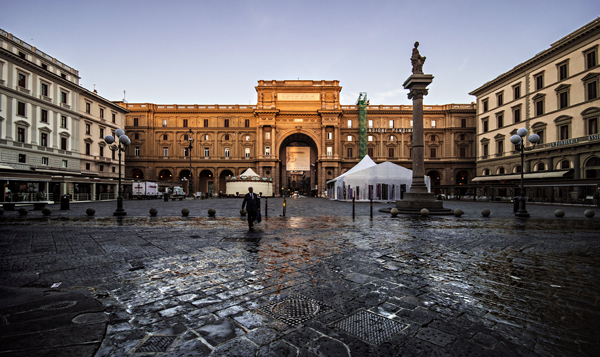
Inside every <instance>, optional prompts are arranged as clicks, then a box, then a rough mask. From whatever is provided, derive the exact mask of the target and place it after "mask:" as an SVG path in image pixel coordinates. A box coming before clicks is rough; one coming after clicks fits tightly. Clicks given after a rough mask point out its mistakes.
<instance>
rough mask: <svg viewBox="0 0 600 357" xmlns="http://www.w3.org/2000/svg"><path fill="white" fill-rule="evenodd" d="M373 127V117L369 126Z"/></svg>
mask: <svg viewBox="0 0 600 357" xmlns="http://www.w3.org/2000/svg"><path fill="white" fill-rule="evenodd" d="M372 127H373V119H369V128H372Z"/></svg>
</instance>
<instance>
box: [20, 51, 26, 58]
mask: <svg viewBox="0 0 600 357" xmlns="http://www.w3.org/2000/svg"><path fill="white" fill-rule="evenodd" d="M19 57H21V58H23V59H27V55H25V54H24V53H23V52H21V51H19Z"/></svg>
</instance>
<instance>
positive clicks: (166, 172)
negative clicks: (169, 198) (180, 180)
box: [158, 169, 173, 181]
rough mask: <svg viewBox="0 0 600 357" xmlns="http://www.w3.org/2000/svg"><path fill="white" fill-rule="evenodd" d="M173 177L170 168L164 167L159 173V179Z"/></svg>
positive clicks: (163, 179)
mask: <svg viewBox="0 0 600 357" xmlns="http://www.w3.org/2000/svg"><path fill="white" fill-rule="evenodd" d="M172 178H173V174H172V173H171V171H170V170H167V169H162V170H160V172H159V173H158V180H159V181H171V179H172Z"/></svg>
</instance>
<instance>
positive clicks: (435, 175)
mask: <svg viewBox="0 0 600 357" xmlns="http://www.w3.org/2000/svg"><path fill="white" fill-rule="evenodd" d="M427 176H429V179H430V180H431V192H433V193H434V194H436V195H439V194H440V193H441V190H440V182H441V175H440V173H439V172H437V171H435V170H432V171H429V172H428V173H427Z"/></svg>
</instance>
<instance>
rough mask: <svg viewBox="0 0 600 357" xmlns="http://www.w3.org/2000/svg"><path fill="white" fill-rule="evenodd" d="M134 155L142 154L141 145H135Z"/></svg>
mask: <svg viewBox="0 0 600 357" xmlns="http://www.w3.org/2000/svg"><path fill="white" fill-rule="evenodd" d="M134 155H135V156H140V147H139V146H136V147H135V150H134Z"/></svg>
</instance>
